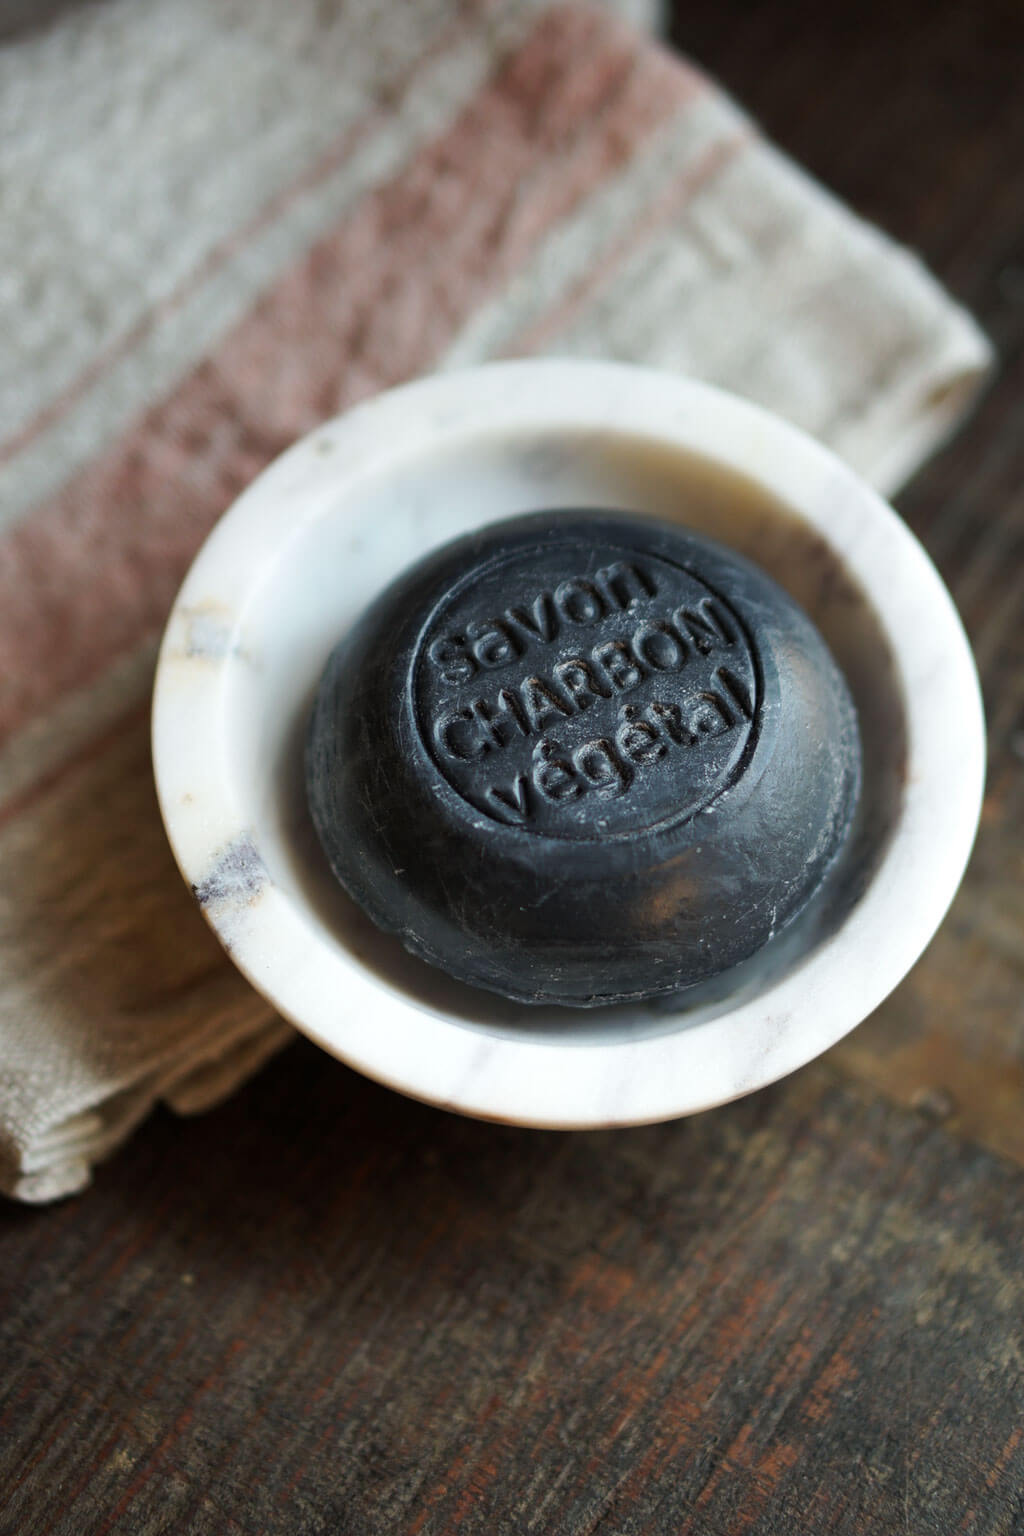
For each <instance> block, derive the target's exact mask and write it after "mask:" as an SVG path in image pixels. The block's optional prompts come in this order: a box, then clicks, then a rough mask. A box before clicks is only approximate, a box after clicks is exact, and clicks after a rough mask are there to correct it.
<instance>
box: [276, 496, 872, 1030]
mask: <svg viewBox="0 0 1024 1536" xmlns="http://www.w3.org/2000/svg"><path fill="white" fill-rule="evenodd" d="M860 771H861V767H860V744H859V737H858V731H857V721H856V715H855V712H854V707H853V704H852V701H851V699H850V696H849V692H848V689H847V687H846V684H845V682H844V680H843V677H842V675H841V673H840V672H839V670H838V668H837V667H836V665H835V663H834V661H833V660H832V658H831V656H830V654H829V652H828V650H827V648H826V646H825V644H824V642H823V640H822V639H821V637H820V635H819V634H818V632H817V630H816V629H815V628H814V626H813V625H812V624H811V622H810V620H809V619H808V618H807V616H806V615H805V614H804V613H803V611H802V610H801V609H800V608H799V607H798V606H797V605H796V604H795V603H794V602H793V600H792V599H791V598H790V597H788V596H787V594H786V593H785V592H783V591H782V589H781V588H780V587H779V586H777V585H776V584H775V582H773V581H772V580H771V579H770V578H769V577H768V576H766V575H765V574H764V573H763V572H761V571H760V570H758V569H756V568H755V567H754V566H753V565H751V564H750V563H749V562H748V561H746V560H744V559H742V558H741V557H740V556H738V555H736V554H733V553H732V552H731V551H729V550H728V549H726V548H724V547H723V546H721V545H719V544H717V543H715V542H713V541H711V540H709V539H706V538H703V537H698V536H697V535H694V534H692V533H689V532H687V531H686V530H685V529H683V528H681V527H679V526H677V525H675V524H668V523H662V522H656V521H653V520H650V519H647V518H640V517H635V516H632V515H629V514H625V513H615V512H594V511H582V512H573V511H557V512H556V511H552V512H547V513H537V514H531V515H529V516H524V517H519V518H515V519H512V520H509V521H504V522H500V523H497V524H491V525H490V526H488V527H485V528H482V529H481V530H480V531H478V532H475V533H473V534H471V535H469V536H468V537H464V538H460V539H458V540H456V541H455V542H453V543H451V544H448V545H446V546H445V547H443V548H441V549H439V550H437V551H435V552H434V553H432V554H430V555H429V556H427V557H426V558H425V559H423V560H421V561H419V562H418V563H417V564H416V565H414V566H412V567H411V568H410V569H409V570H408V571H406V572H405V573H404V574H403V575H402V576H401V577H399V579H398V580H396V581H395V582H393V583H392V584H391V585H390V586H389V587H388V588H387V589H386V590H385V591H384V592H383V593H382V594H381V595H380V596H379V597H378V598H377V599H376V600H375V601H374V602H373V603H372V604H371V605H370V607H369V608H368V609H367V611H366V612H365V613H364V615H363V616H362V618H361V619H360V620H359V621H358V622H357V624H356V625H355V627H354V628H353V629H352V631H351V632H350V633H349V634H348V635H346V636H345V637H344V638H343V639H342V640H341V642H340V643H339V645H338V646H337V648H336V649H335V650H334V652H333V654H332V655H331V657H330V660H329V661H328V664H327V667H326V670H325V672H324V674H323V678H322V680H321V683H320V687H319V690H318V693H317V697H316V701H315V705H314V709H313V713H312V718H311V722H310V728H309V735H308V743H307V755H306V784H307V796H308V801H309V808H310V812H311V815H312V818H313V822H314V824H315V826H316V829H317V833H318V835H319V838H320V841H321V843H322V845H323V848H324V851H325V853H326V855H327V858H328V860H329V862H330V865H331V868H332V870H333V871H334V874H335V876H336V877H337V879H338V880H339V881H340V882H341V884H342V885H343V886H344V887H345V889H346V890H347V891H348V892H349V893H350V895H351V896H352V897H353V898H354V899H355V900H356V901H357V902H358V903H359V905H360V906H361V907H362V908H363V909H364V910H365V911H366V912H367V913H368V914H369V916H370V917H371V918H372V919H373V921H374V922H375V923H376V924H378V925H379V926H380V927H381V928H383V929H385V930H387V931H389V932H393V933H395V934H397V935H398V936H399V937H400V938H401V940H402V942H403V944H405V945H406V947H407V948H408V949H409V950H411V951H412V952H413V953H414V954H416V955H418V956H420V957H421V958H422V959H424V960H426V961H428V962H429V963H430V964H432V965H436V966H439V967H441V968H442V969H443V970H445V971H447V972H448V973H449V974H450V975H452V976H455V977H457V978H459V979H460V980H462V981H465V982H469V983H471V984H472V985H475V986H479V987H484V988H488V989H490V990H491V991H494V992H498V993H501V994H503V995H505V996H507V997H511V998H514V999H517V1000H519V1001H521V1002H527V1003H561V1004H568V1005H572V1006H577V1007H590V1006H594V1005H598V1004H606V1003H616V1002H624V1001H627V1000H635V999H642V998H649V997H655V996H658V995H661V994H665V993H670V992H676V991H680V990H682V989H684V988H687V987H690V986H693V985H695V984H697V983H699V982H702V981H705V980H707V979H709V978H711V977H713V976H717V975H720V974H721V973H722V972H725V971H727V970H729V969H730V968H731V967H734V966H736V965H738V964H739V963H740V962H742V961H744V960H747V959H748V958H749V957H750V956H752V955H753V954H755V953H756V952H757V951H758V950H759V949H761V948H762V947H763V946H764V945H766V944H768V943H769V942H770V940H771V939H772V938H773V936H774V935H776V934H778V933H779V931H780V930H781V929H782V928H783V927H785V925H786V924H787V923H789V922H791V921H792V920H793V918H795V917H796V916H797V914H798V913H799V912H800V911H802V910H803V908H804V907H805V906H806V905H807V903H808V902H809V901H811V900H812V898H813V897H814V895H815V893H816V892H817V891H818V889H819V887H820V886H821V883H822V881H823V879H824V877H825V875H826V873H827V871H828V869H829V867H830V865H831V864H832V863H833V862H834V860H835V859H836V857H837V856H838V854H839V852H840V849H841V847H842V845H843V842H844V840H845V838H846V836H847V833H848V831H849V828H850V824H851V820H852V817H853V815H854V811H855V808H856V804H857V799H858V793H859V788H860Z"/></svg>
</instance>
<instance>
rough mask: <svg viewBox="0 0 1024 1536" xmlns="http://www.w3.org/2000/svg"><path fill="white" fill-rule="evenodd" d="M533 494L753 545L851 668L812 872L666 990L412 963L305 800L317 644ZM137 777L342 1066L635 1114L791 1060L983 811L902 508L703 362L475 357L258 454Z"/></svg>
mask: <svg viewBox="0 0 1024 1536" xmlns="http://www.w3.org/2000/svg"><path fill="white" fill-rule="evenodd" d="M548 506H574V507H611V508H618V509H622V510H625V511H632V512H637V513H646V514H649V515H654V516H659V517H663V518H668V519H672V520H675V521H678V522H682V523H685V524H686V525H687V526H690V527H692V528H694V529H696V530H697V531H698V532H704V533H707V534H710V535H711V536H712V537H714V538H716V539H719V540H720V541H722V542H723V543H726V544H729V545H731V546H732V547H734V548H736V549H737V550H739V551H740V552H741V553H742V554H745V555H747V556H748V557H749V558H750V559H752V560H754V561H755V562H756V563H758V564H759V565H761V566H762V567H763V568H764V569H766V570H767V571H768V572H769V573H770V574H771V575H772V576H774V578H775V579H776V580H777V581H778V582H779V583H780V584H781V585H782V586H783V587H785V588H786V590H787V591H789V592H790V593H791V594H792V595H793V596H794V597H795V598H796V600H797V601H798V602H799V603H801V604H802V606H803V607H804V609H805V610H806V611H807V612H808V613H809V615H810V616H811V618H812V619H813V620H814V622H815V623H816V624H817V626H818V628H819V630H820V631H821V633H822V634H823V635H824V637H825V639H826V641H827V643H828V645H829V647H830V649H831V651H832V654H833V656H834V657H835V659H836V660H837V661H838V663H839V665H840V667H841V668H842V670H843V672H844V673H845V675H846V679H847V682H848V684H849V686H850V690H851V692H852V695H853V698H854V701H855V704H856V707H857V711H858V717H859V722H860V730H861V736H862V744H863V753H864V788H863V793H862V798H861V805H860V809H859V812H858V819H857V823H856V826H855V828H854V831H853V834H852V836H851V838H850V840H849V844H848V848H847V851H846V853H845V855H844V857H843V858H842V860H841V861H840V863H839V864H838V866H837V867H836V869H835V871H834V873H833V874H832V876H831V878H830V880H829V883H828V886H827V888H826V889H825V890H824V891H823V892H822V893H821V895H820V897H819V899H817V900H816V901H815V902H814V903H813V904H812V906H811V908H810V909H808V911H807V913H806V914H805V916H804V917H802V918H801V919H800V920H798V921H797V922H796V923H794V924H793V925H792V926H791V927H790V928H789V929H788V930H787V931H786V932H785V934H783V935H781V936H780V937H779V939H778V940H777V941H775V940H773V941H772V942H770V943H769V944H768V945H767V946H766V947H765V948H764V949H763V950H762V951H760V953H759V954H758V955H756V956H754V957H753V959H752V960H750V961H748V962H746V963H745V964H744V965H742V966H739V967H736V968H735V969H734V970H733V971H730V972H728V973H727V974H726V975H724V976H723V977H720V978H718V979H717V980H716V981H715V982H714V983H711V984H708V985H707V986H705V987H702V988H699V989H695V990H691V991H689V992H687V993H686V994H684V995H682V996H681V997H679V998H676V999H669V1000H667V1001H666V1000H664V999H662V1000H659V1001H657V1002H648V1003H644V1004H628V1005H622V1006H618V1007H608V1008H602V1009H596V1010H593V1011H592V1012H591V1013H589V1014H587V1015H586V1016H585V1017H581V1015H580V1013H579V1012H578V1011H576V1010H572V1009H564V1008H559V1007H539V1008H538V1007H529V1006H526V1005H520V1004H516V1003H513V1002H510V1001H507V1000H504V999H502V998H499V997H497V996H493V995H491V994H489V993H485V992H482V991H477V990H474V989H472V988H469V987H467V986H464V985H461V984H460V983H457V982H455V981H453V980H451V979H449V978H447V977H445V976H444V975H442V974H441V973H439V972H437V971H435V970H433V969H432V968H430V967H428V966H426V965H424V964H423V963H422V962H420V961H417V960H416V959H414V958H413V957H412V956H410V955H409V954H407V953H406V951H405V950H403V949H402V947H401V945H400V944H399V943H398V941H397V940H396V939H394V938H393V937H390V936H387V935H385V934H383V933H381V932H379V931H378V930H377V929H375V928H374V927H373V926H372V924H370V923H369V921H368V920H367V919H366V918H365V917H364V916H363V915H362V913H361V912H359V911H358V910H357V909H356V908H355V907H354V906H353V904H352V903H351V902H350V901H349V900H348V898H347V897H346V896H345V894H344V893H343V891H342V890H341V888H340V887H339V886H338V885H337V884H336V882H335V881H334V879H333V878H332V876H331V874H330V872H329V870H328V869H327V867H326V862H325V860H324V858H323V855H322V854H321V852H320V849H319V844H318V842H317V839H316V837H315V834H314V833H313V830H312V826H311V824H310V821H309V817H308V813H307V811H306V807H305V801H304V795H303V767H302V765H303V750H302V749H303V738H304V734H305V730H306V724H307V719H308V716H309V711H310V706H311V701H312V698H313V694H314V691H315V688H316V684H317V681H318V679H319V677H320V674H321V671H322V668H323V665H324V662H325V659H326V657H327V656H328V654H329V653H330V651H331V650H332V648H333V647H334V645H335V644H336V643H337V641H338V640H339V638H340V637H341V635H342V634H343V633H344V632H345V630H346V629H347V627H348V626H349V625H350V624H351V623H352V622H353V620H354V619H355V618H356V616H357V615H358V614H359V613H361V612H362V611H363V609H364V608H365V606H366V604H367V603H368V602H369V601H370V599H371V598H372V597H373V596H374V594H375V593H377V592H379V591H380V590H381V589H382V588H383V587H384V586H385V585H386V584H387V583H388V582H389V581H390V580H391V578H392V577H393V576H394V575H395V574H396V573H397V572H398V571H399V570H401V569H402V568H403V567H405V566H406V565H407V564H409V563H410V562H411V561H413V560H415V559H416V558H417V557H418V556H420V555H421V554H423V553H424V552H426V551H427V550H429V549H431V548H433V547H434V546H436V545H438V544H441V543H443V542H445V541H447V540H448V539H451V538H453V537H454V536H455V535H457V534H459V533H461V532H464V531H466V530H467V529H470V528H472V527H476V526H479V525H482V524H484V523H487V522H490V521H492V520H496V519H499V518H504V517H508V516H511V515H512V514H514V513H519V512H528V511H532V510H537V509H540V508H544V507H548ZM153 745H154V764H155V772H156V781H157V789H158V794H159V798H160V804H161V809H162V812H163V816H164V821H165V824H166V827H167V832H168V836H169V838H170V841H171V845H172V848H173V850H174V853H175V856H176V858H177V861H178V864H179V866H180V868H181V871H182V874H183V875H184V877H185V879H186V880H187V881H188V882H189V883H190V884H191V885H192V887H193V889H194V890H195V892H196V895H197V898H198V900H199V902H200V905H201V907H202V909H203V912H204V914H205V916H206V918H207V920H208V921H209V922H210V924H211V926H212V927H213V929H214V931H215V932H216V933H217V935H218V937H219V938H220V939H221V941H222V943H223V944H224V946H225V948H226V949H227V951H228V953H229V954H230V955H231V958H232V960H233V961H234V962H235V964H236V965H237V966H238V967H239V968H240V970H241V971H242V972H243V973H244V974H245V975H246V976H247V977H248V978H249V980H250V981H251V982H252V984H253V985H254V986H255V987H256V988H258V990H259V991H260V992H261V993H263V995H264V996H265V997H267V998H268V999H269V1000H270V1002H271V1003H273V1005H274V1006H275V1007H276V1008H277V1009H278V1010H279V1011H280V1013H281V1014H282V1015H283V1016H284V1017H285V1018H287V1019H290V1020H291V1021H292V1022H293V1023H294V1024H295V1025H297V1026H298V1028H300V1029H301V1030H303V1031H304V1032H305V1033H306V1034H308V1035H309V1036H310V1037H311V1038H312V1039H314V1040H315V1041H317V1042H318V1043H319V1044H320V1045H322V1046H323V1047H324V1048H325V1049H326V1050H327V1051H329V1052H331V1053H332V1054H334V1055H336V1056H338V1057H340V1058H341V1059H342V1060H343V1061H345V1062H347V1063H348V1064H349V1065H351V1066H353V1067H355V1068H357V1069H358V1070H359V1071H362V1072H365V1073H367V1074H368V1075H369V1076H371V1077H373V1078H376V1079H377V1080H379V1081H381V1082H383V1083H386V1084H388V1085H390V1086H392V1087H394V1088H397V1089H399V1090H401V1091H402V1092H405V1093H408V1094H411V1095H413V1096H415V1097H417V1098H421V1099H424V1100H427V1101H429V1102H431V1103H435V1104H439V1105H442V1106H444V1107H446V1108H449V1109H454V1110H458V1111H461V1112H463V1113H465V1114H471V1115H478V1116H482V1117H485V1118H493V1119H501V1120H508V1121H511V1122H515V1123H519V1124H526V1125H537V1126H562V1127H586V1126H601V1125H628V1124H636V1123H641V1122H644V1121H652V1120H658V1119H664V1118H669V1117H672V1116H675V1115H682V1114H687V1113H691V1112H693V1111H696V1110H700V1109H705V1108H708V1107H710V1106H712V1105H714V1104H718V1103H721V1102H724V1101H726V1100H728V1099H732V1098H735V1097H737V1096H739V1095H741V1094H744V1093H748V1092H750V1091H751V1090H753V1089H755V1088H758V1087H761V1086H762V1085H764V1084H765V1083H768V1082H771V1081H773V1080H775V1079H776V1078H779V1077H781V1076H783V1075H784V1074H785V1073H787V1072H791V1071H793V1070H794V1069H795V1068H796V1067H798V1066H801V1065H802V1064H803V1063H804V1062H807V1061H809V1060H810V1059H811V1058H812V1057H814V1056H816V1055H818V1054H819V1053H820V1052H821V1051H823V1050H825V1049H826V1048H827V1047H828V1046H830V1045H832V1044H833V1043H834V1042H835V1041H837V1040H838V1039H840V1038H841V1037H842V1036H843V1035H845V1034H846V1033H847V1032H848V1031H849V1030H850V1029H852V1028H853V1027H854V1026H855V1025H856V1024H857V1023H859V1021H860V1020H861V1019H863V1018H864V1017H865V1016H866V1015H867V1014H868V1013H870V1012H871V1011H872V1009H874V1008H875V1007H877V1006H878V1004H879V1003H881V1002H882V1000H883V999H884V998H885V997H886V996H887V994H888V993H889V992H890V991H891V990H892V989H893V988H894V987H895V986H896V985H897V983H898V982H899V981H900V979H901V978H902V977H903V976H904V975H905V974H906V972H907V971H908V970H909V968H910V967H911V966H912V965H913V964H914V962H915V960H916V959H917V958H918V956H919V955H920V953H921V951H922V950H923V949H924V947H925V945H926V944H927V943H928V941H929V939H930V938H931V937H932V935H933V933H934V932H935V930H936V928H937V927H938V925H939V923H940V922H941V920H942V917H943V915H944V913H945V911H946V909H947V908H948V906H949V903H950V901H951V900H952V897H953V895H954V893H955V891H956V888H957V885H958V884H959V882H960V879H961V877H962V874H963V871H964V867H965V865H966V862H967V858H968V854H969V852H970V848H971V844H972V841H973V838H974V833H975V830H976V827H977V822H978V816H979V812H980V804H981V795H982V788H983V778H984V722H983V716H982V709H981V700H980V694H979V689H978V682H977V676H976V673H975V669H974V664H973V660H972V658H971V654H970V650H969V648H968V645H967V641H966V638H965V636H964V633H963V629H962V627H961V625H960V621H959V618H958V616H957V614H956V611H955V609H954V607H953V604H952V602H951V600H950V597H949V595H948V593H947V592H946V589H945V587H944V586H943V584H942V582H941V580H940V578H939V576H938V575H937V573H936V571H935V569H934V567H933V566H932V565H931V563H930V561H929V560H928V557H927V556H926V555H925V553H924V551H923V550H922V549H921V547H920V545H919V544H918V543H917V541H916V539H915V538H914V537H913V535H912V534H911V533H910V532H909V531H908V529H907V528H906V526H905V525H904V524H903V522H902V521H901V520H900V519H899V518H898V517H897V516H896V514H895V513H894V512H893V511H892V510H891V509H890V508H889V507H888V506H886V504H885V503H884V502H883V501H882V500H881V499H880V498H879V497H878V496H877V495H876V494H875V492H874V491H872V490H871V489H870V487H868V486H867V485H865V484H864V483H863V482H862V481H860V480H859V479H858V478H857V477H856V476H855V475H854V474H853V473H852V472H851V471H850V470H849V469H847V468H846V467H845V466H844V465H843V464H842V463H841V462H840V461H839V460H837V459H836V458H835V457H834V456H833V455H832V454H830V453H829V452H827V451H826V450H825V449H824V448H822V447H821V446H820V445H818V444H817V443H815V442H814V441H813V440H812V439H810V438H808V437H806V436H804V435H803V434H802V433H800V432H798V431H796V430H795V429H794V428H792V427H790V426H788V425H787V424H785V423H784V422H782V421H780V420H778V419H777V418H775V417H773V416H772V415H770V414H769V413H767V412H765V411H763V410H761V409H759V408H756V407H754V406H752V405H749V404H746V403H745V402H743V401H741V400H739V399H736V398H734V397H732V396H729V395H726V394H724V393H722V392H720V391H718V390H715V389H712V388H710V387H708V386H706V385H701V384H697V383H694V382H690V381H685V380H680V379H678V378H676V377H673V376H670V375H666V374H662V373H657V372H654V371H649V370H645V369H637V368H631V367H626V366H623V365H618V364H606V363H589V362H568V361H564V362H563V361H527V362H514V363H500V364H493V365H490V366H488V367H486V368H482V369H477V370H473V371H471V372H464V373H453V374H448V375H441V376H437V377H434V378H430V379H427V380H424V381H421V382H419V383H415V384H411V385H407V386H405V387H403V388H400V389H397V390H394V391H391V392H390V393H388V394H384V395H381V396H379V397H377V398H376V399H374V400H372V401H370V402H369V403H368V404H366V405H363V406H360V407H358V408H357V409H355V410H353V411H351V412H349V413H348V414H347V415H345V416H343V417H340V418H338V419H337V420H336V421H333V422H329V423H327V424H325V425H324V426H322V427H320V428H318V429H317V431H315V432H314V433H312V434H311V435H310V436H309V437H307V438H306V439H304V440H303V441H302V442H300V443H298V444H297V445H296V446H295V447H294V448H292V449H291V450H290V451H289V452H287V453H286V454H284V455H283V456H282V457H281V458H280V459H279V460H277V461H276V462H275V463H274V464H273V465H271V466H270V468H269V469H268V470H266V471H265V473H264V474H262V475H261V476H260V477H259V478H258V479H257V480H256V481H255V482H254V484H253V485H252V486H250V488H249V489H248V490H247V491H246V492H245V493H244V494H243V495H242V496H241V497H240V498H239V499H238V501H237V502H236V503H235V505H234V506H233V507H232V508H231V509H230V510H229V511H228V512H227V513H226V514H225V516H224V517H223V518H222V519H221V521H220V523H219V524H218V525H217V527H216V528H215V529H214V530H213V532H212V533H211V535H210V537H209V538H208V540H207V541H206V543H205V544H204V546H203V548H202V549H201V551H200V553H199V555H198V557H197V559H196V561H195V563H194V565H193V566H192V569H191V570H190V572H189V574H188V576H187V578H186V580H185V582H184V585H183V586H182V589H181V591H180V593H179V595H178V598H177V600H176V602H175V605H174V608H173V611H172V613H171V616H170V620H169V622H168V626H167V631H166V634H165V636H164V641H163V646H162V649H161V652H160V660H159V665H158V670H157V681H156V691H155V698H154V712H153Z"/></svg>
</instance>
